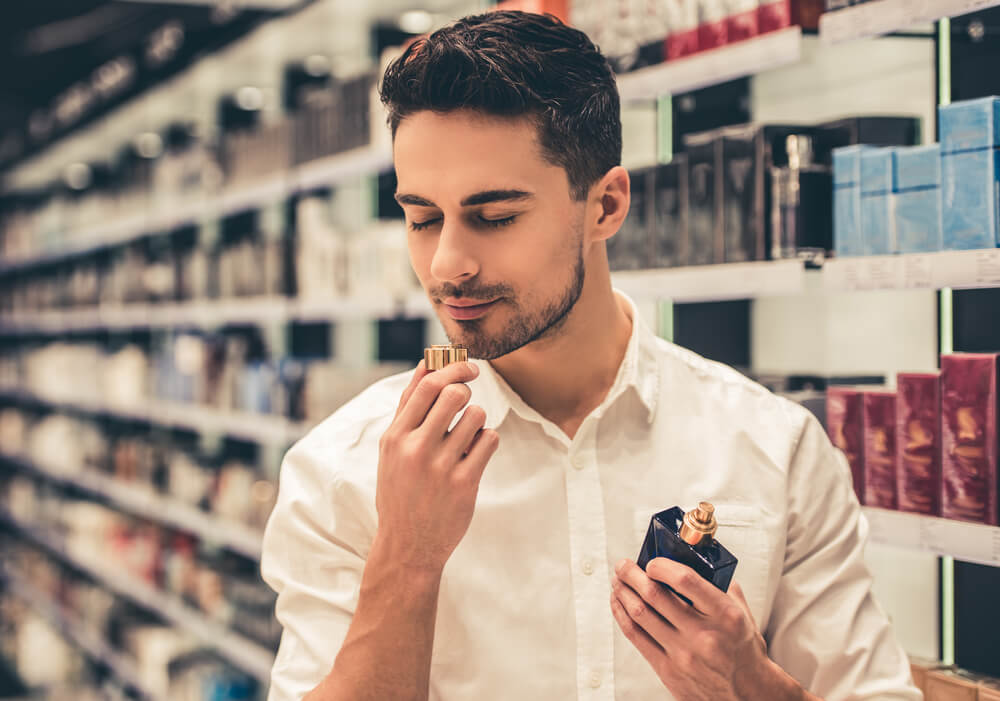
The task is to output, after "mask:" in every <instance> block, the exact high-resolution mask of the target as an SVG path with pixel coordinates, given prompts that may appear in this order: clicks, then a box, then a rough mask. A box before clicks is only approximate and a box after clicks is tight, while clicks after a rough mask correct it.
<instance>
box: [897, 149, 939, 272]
mask: <svg viewBox="0 0 1000 701" xmlns="http://www.w3.org/2000/svg"><path fill="white" fill-rule="evenodd" d="M892 180H893V192H894V195H895V198H894V202H893V206H894V212H893V216H894V219H895V222H894V224H895V232H896V249H897V250H898V251H899V252H900V253H930V252H932V251H940V250H941V249H942V248H943V246H944V243H943V237H942V215H941V146H940V145H939V144H933V145H931V146H913V147H910V148H899V149H897V150H896V152H895V153H894V154H893V169H892Z"/></svg>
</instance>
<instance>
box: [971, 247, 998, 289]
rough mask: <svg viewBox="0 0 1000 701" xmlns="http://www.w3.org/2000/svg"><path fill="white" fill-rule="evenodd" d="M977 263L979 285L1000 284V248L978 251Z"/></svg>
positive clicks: (976, 279) (976, 276) (977, 281)
mask: <svg viewBox="0 0 1000 701" xmlns="http://www.w3.org/2000/svg"><path fill="white" fill-rule="evenodd" d="M975 264H976V273H975V281H976V284H977V285H987V286H997V285H1000V249H996V250H984V251H977V252H976V259H975Z"/></svg>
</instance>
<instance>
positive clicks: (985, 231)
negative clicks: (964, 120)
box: [941, 148, 1000, 250]
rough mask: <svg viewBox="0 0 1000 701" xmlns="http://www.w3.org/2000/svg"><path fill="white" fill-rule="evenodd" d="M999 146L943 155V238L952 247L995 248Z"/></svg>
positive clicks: (998, 212) (999, 211) (999, 186)
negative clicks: (997, 147)
mask: <svg viewBox="0 0 1000 701" xmlns="http://www.w3.org/2000/svg"><path fill="white" fill-rule="evenodd" d="M998 153H1000V152H998V150H997V149H992V148H991V149H978V150H974V151H962V152H958V153H944V154H943V155H942V157H941V171H942V172H941V175H942V186H941V204H942V207H941V210H942V220H943V223H942V239H943V244H944V248H945V249H948V250H968V249H974V248H995V247H996V246H997V242H998V237H1000V225H998V221H997V217H998V216H1000V202H998V192H1000V158H998Z"/></svg>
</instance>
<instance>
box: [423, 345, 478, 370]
mask: <svg viewBox="0 0 1000 701" xmlns="http://www.w3.org/2000/svg"><path fill="white" fill-rule="evenodd" d="M468 359H469V351H468V350H466V349H465V348H462V347H461V346H431V347H430V348H424V364H425V365H427V369H428V370H440V369H441V368H443V367H445V366H448V365H451V364H452V363H464V362H465V361H467V360H468Z"/></svg>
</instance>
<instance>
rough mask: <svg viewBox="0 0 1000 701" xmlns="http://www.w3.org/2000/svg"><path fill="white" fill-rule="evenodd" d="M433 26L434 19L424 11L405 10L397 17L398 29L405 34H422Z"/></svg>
mask: <svg viewBox="0 0 1000 701" xmlns="http://www.w3.org/2000/svg"><path fill="white" fill-rule="evenodd" d="M432 26H434V18H433V17H431V13H430V12H426V11H424V10H407V11H406V12H404V13H403V14H401V15H400V16H399V28H400V29H402V30H403V31H404V32H406V33H407V34H424V33H425V32H428V31H430V29H431V27H432Z"/></svg>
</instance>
